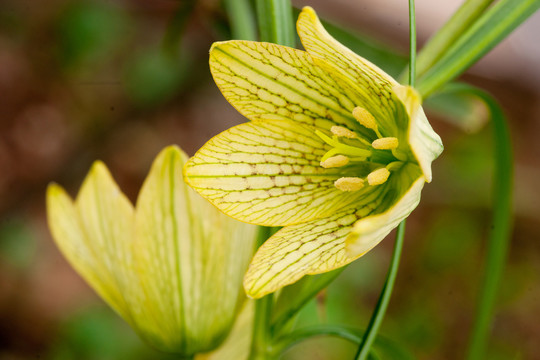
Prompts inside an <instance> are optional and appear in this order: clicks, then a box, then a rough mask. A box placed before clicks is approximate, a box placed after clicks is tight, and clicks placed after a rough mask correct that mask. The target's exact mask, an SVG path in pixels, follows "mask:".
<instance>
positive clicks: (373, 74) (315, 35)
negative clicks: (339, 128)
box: [297, 7, 408, 136]
mask: <svg viewBox="0 0 540 360" xmlns="http://www.w3.org/2000/svg"><path fill="white" fill-rule="evenodd" d="M297 28H298V34H299V35H300V38H301V40H302V44H303V45H304V47H305V48H306V50H307V52H308V54H310V55H311V56H312V57H313V62H314V63H315V65H317V66H319V67H321V68H322V69H324V70H325V72H327V73H328V74H330V75H331V76H332V77H333V78H334V79H335V80H336V82H338V83H343V82H347V83H348V84H349V86H350V87H353V88H354V93H356V96H354V97H351V98H352V99H353V101H355V103H356V106H361V107H363V108H365V109H367V110H368V111H369V112H370V113H371V114H372V115H373V116H374V117H375V119H376V120H377V122H378V123H379V126H380V127H381V131H382V132H383V133H384V136H398V134H397V129H399V130H402V131H404V130H405V129H406V126H407V124H408V118H407V116H406V114H405V113H404V110H403V107H402V105H401V103H400V101H399V100H398V99H397V98H396V97H395V95H394V94H393V92H392V87H393V86H395V85H397V84H398V83H397V82H396V81H395V80H394V79H393V78H392V77H391V76H389V75H388V74H386V73H385V72H384V71H382V70H381V69H379V68H378V67H377V66H375V65H374V64H372V63H371V62H369V61H368V60H366V59H364V58H362V57H360V56H358V55H356V54H355V53H354V52H352V51H351V50H349V49H348V48H347V47H345V46H343V45H342V44H340V43H339V42H338V41H337V40H335V39H334V38H333V37H332V36H331V35H330V34H328V32H327V31H326V30H325V29H324V27H323V26H322V24H321V22H320V21H319V19H318V17H317V14H316V13H315V11H314V10H313V9H312V8H310V7H305V8H304V9H303V10H302V12H301V13H300V16H299V17H298V22H297ZM396 128H397V129H396Z"/></svg>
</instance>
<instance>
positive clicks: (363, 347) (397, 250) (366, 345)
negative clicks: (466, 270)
mask: <svg viewBox="0 0 540 360" xmlns="http://www.w3.org/2000/svg"><path fill="white" fill-rule="evenodd" d="M404 235H405V220H403V221H402V222H401V223H400V224H399V226H398V228H397V235H396V245H395V246H394V253H393V254H392V261H391V263H390V269H389V270H388V275H387V277H386V282H385V284H384V287H383V289H382V292H381V296H380V297H379V301H378V302H377V306H376V307H375V311H374V312H373V315H372V317H371V320H370V321H369V325H368V328H367V330H366V333H365V334H364V336H363V338H362V343H361V344H360V347H359V348H358V352H357V353H356V357H355V359H356V360H365V359H367V358H368V356H369V353H370V351H371V345H372V344H373V342H374V341H375V338H376V337H377V332H378V331H379V327H380V326H381V323H382V320H383V318H384V315H385V313H386V308H387V307H388V303H389V302H390V296H391V295H392V289H393V288H394V282H395V280H396V276H397V271H398V267H399V259H400V257H401V249H402V248H403V238H404Z"/></svg>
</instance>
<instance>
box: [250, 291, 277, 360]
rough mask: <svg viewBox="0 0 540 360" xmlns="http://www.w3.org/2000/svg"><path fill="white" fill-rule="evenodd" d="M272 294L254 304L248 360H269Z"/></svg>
mask: <svg viewBox="0 0 540 360" xmlns="http://www.w3.org/2000/svg"><path fill="white" fill-rule="evenodd" d="M272 301H273V296H272V294H270V295H266V296H265V297H263V298H261V299H259V300H257V301H256V302H255V320H254V322H253V339H252V342H251V351H250V355H249V360H267V359H271V357H270V355H269V354H268V350H269V349H268V344H269V343H270V341H269V340H270V339H269V337H270V334H269V331H268V329H269V328H270V317H271V314H272V305H273V304H272Z"/></svg>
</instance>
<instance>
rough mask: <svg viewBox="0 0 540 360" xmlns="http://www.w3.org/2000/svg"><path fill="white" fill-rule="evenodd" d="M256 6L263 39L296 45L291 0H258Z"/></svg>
mask: <svg viewBox="0 0 540 360" xmlns="http://www.w3.org/2000/svg"><path fill="white" fill-rule="evenodd" d="M234 1H236V0H234ZM256 6H257V19H258V20H259V32H260V35H261V41H267V42H272V43H275V44H280V45H285V46H290V47H295V44H296V37H295V34H294V22H293V18H292V14H293V13H292V6H291V0H256Z"/></svg>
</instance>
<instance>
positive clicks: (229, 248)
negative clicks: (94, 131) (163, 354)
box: [129, 147, 256, 354]
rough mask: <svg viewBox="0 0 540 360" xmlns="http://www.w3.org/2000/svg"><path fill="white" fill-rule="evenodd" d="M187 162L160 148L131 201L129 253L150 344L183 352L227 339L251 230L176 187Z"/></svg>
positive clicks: (238, 301) (132, 302) (140, 319)
mask: <svg viewBox="0 0 540 360" xmlns="http://www.w3.org/2000/svg"><path fill="white" fill-rule="evenodd" d="M186 160H187V157H186V155H185V154H183V153H182V152H181V150H179V149H178V148H177V147H169V148H166V149H165V150H163V151H162V152H161V153H160V154H159V155H158V157H157V158H156V160H155V161H154V164H153V165H152V169H151V171H150V174H149V175H148V177H147V179H146V180H145V182H144V184H143V187H142V190H141V193H140V195H139V198H138V201H137V209H136V229H137V237H136V243H135V249H134V250H135V253H136V260H137V269H136V272H137V276H138V278H139V281H140V286H141V287H142V289H143V290H144V291H143V292H141V293H139V295H140V296H141V297H135V298H129V302H130V306H132V307H136V306H138V307H139V308H140V312H139V313H138V314H137V317H136V320H137V323H138V327H139V328H140V329H142V331H143V332H144V334H145V337H146V338H149V339H153V344H154V346H156V347H158V348H160V349H162V350H166V351H169V352H170V351H174V352H179V353H182V354H193V353H196V352H202V351H209V350H211V349H213V348H214V347H216V346H217V345H218V344H219V343H220V342H221V341H222V340H223V339H224V338H225V336H226V335H227V333H228V331H229V329H230V327H231V326H232V323H233V321H234V318H235V315H236V312H237V309H238V308H239V306H240V305H241V302H242V299H243V296H242V294H241V291H240V289H241V282H242V276H243V273H244V272H245V270H246V268H247V264H248V262H249V259H250V258H251V255H252V254H253V249H254V241H255V237H256V236H255V235H256V227H255V226H252V225H248V224H243V223H240V222H238V221H235V220H233V219H231V218H229V217H227V216H226V215H224V214H222V213H220V212H219V211H218V210H217V209H216V208H215V207H213V206H212V205H211V204H209V203H208V202H207V201H206V200H204V199H203V198H202V197H200V195H198V194H197V193H195V192H194V191H193V190H191V189H190V188H189V187H188V186H187V185H185V184H184V183H183V181H182V168H183V166H184V163H185V161H186Z"/></svg>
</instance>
